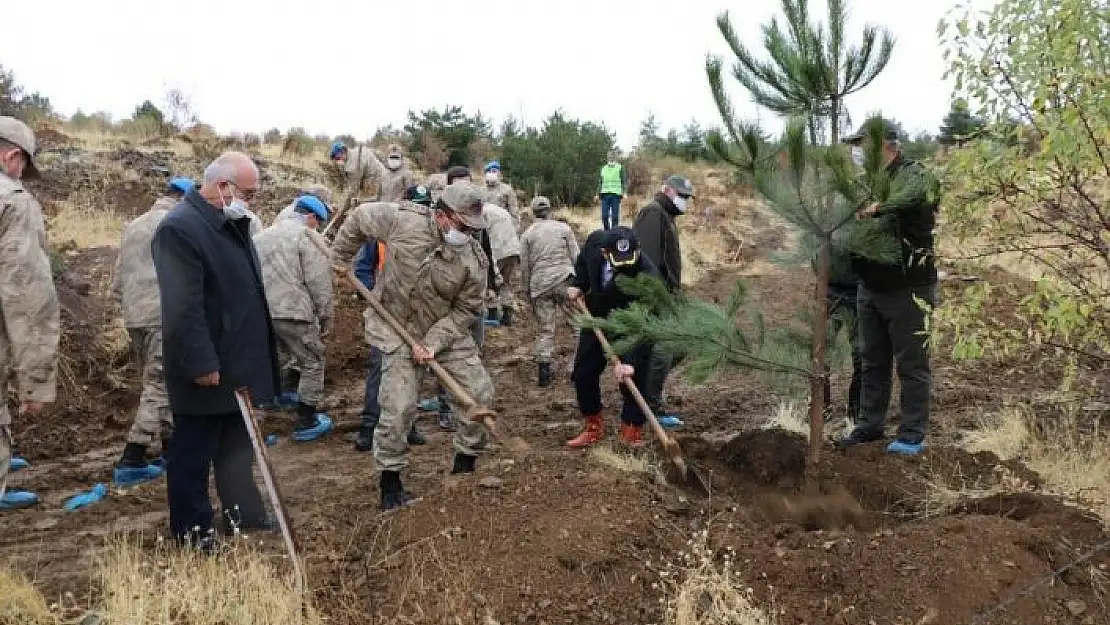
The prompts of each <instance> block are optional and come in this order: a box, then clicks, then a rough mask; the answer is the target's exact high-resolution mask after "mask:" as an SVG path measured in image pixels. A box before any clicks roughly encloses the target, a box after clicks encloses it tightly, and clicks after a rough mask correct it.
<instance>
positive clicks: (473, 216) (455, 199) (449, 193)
mask: <svg viewBox="0 0 1110 625" xmlns="http://www.w3.org/2000/svg"><path fill="white" fill-rule="evenodd" d="M439 201H440V202H441V203H442V204H443V205H444V207H445V208H447V209H449V210H451V211H452V212H453V213H455V214H456V215H458V217H459V219H460V220H461V221H462V222H463V224H465V225H466V226H467V227H468V228H477V229H480V230H484V229H485V228H486V225H487V223H486V217H485V215H483V214H482V205H483V204H485V201H486V194H485V192H483V191H482V189H480V188H478V187H477V186H476V185H474V184H473V183H470V182H465V181H460V182H456V183H454V184H450V185H448V186H447V188H446V189H444V190H443V195H442V196H440V198H439Z"/></svg>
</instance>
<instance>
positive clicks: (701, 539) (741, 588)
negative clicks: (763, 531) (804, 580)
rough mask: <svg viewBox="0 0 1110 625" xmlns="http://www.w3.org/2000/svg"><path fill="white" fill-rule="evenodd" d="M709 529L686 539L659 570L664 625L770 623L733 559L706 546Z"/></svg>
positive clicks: (747, 624) (768, 617) (771, 623)
mask: <svg viewBox="0 0 1110 625" xmlns="http://www.w3.org/2000/svg"><path fill="white" fill-rule="evenodd" d="M708 543H709V531H708V530H701V531H700V532H698V533H697V534H695V535H694V537H693V538H692V539H690V540H689V541H687V549H686V550H684V551H682V552H680V553H679V557H678V560H677V561H676V562H672V563H668V564H666V565H665V566H664V568H663V570H662V571H660V572H659V575H660V579H661V580H662V586H663V591H664V595H665V599H663V601H664V602H665V609H664V617H663V622H664V623H666V624H667V625H773V623H774V622H775V621H774V618H773V616H769V615H768V614H767V612H765V611H764V610H763V609H762V608H760V607H759V606H758V605H756V603H755V600H754V596H753V591H752V589H751V588H748V587H747V586H746V585H744V583H743V579H742V577H741V576H740V574H739V573H738V572H737V571H736V568H735V567H736V562H735V561H734V560H733V558H732V557H731V554H730V553H729V552H728V551H726V554H725V555H724V556H723V558H722V559H721V561H719V562H718V561H717V560H716V559H715V558H714V556H713V550H712V548H710V547H709V544H708Z"/></svg>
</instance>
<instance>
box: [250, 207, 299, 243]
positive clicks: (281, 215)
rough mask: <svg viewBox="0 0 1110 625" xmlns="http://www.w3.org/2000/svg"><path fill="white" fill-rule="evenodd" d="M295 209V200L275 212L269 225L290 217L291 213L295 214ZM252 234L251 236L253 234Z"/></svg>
mask: <svg viewBox="0 0 1110 625" xmlns="http://www.w3.org/2000/svg"><path fill="white" fill-rule="evenodd" d="M296 210H297V209H296V203H295V202H290V203H289V206H286V207H285V208H283V209H281V211H280V212H279V213H278V214H277V217H274V220H273V221H272V222H270V225H271V226H273V225H275V224H277V222H279V221H281V220H283V219H285V218H287V217H292V216H293V215H296V214H297V212H296ZM254 234H257V233H254ZM254 234H252V235H251V236H254Z"/></svg>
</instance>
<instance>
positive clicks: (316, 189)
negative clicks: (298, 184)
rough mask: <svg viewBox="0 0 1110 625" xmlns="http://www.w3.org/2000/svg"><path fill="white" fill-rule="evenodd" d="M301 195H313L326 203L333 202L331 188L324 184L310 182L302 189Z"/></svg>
mask: <svg viewBox="0 0 1110 625" xmlns="http://www.w3.org/2000/svg"><path fill="white" fill-rule="evenodd" d="M301 195H313V196H316V197H317V198H319V199H320V201H321V202H323V203H325V204H331V189H329V188H328V187H327V186H326V185H322V184H310V185H308V186H307V187H305V188H303V189H301Z"/></svg>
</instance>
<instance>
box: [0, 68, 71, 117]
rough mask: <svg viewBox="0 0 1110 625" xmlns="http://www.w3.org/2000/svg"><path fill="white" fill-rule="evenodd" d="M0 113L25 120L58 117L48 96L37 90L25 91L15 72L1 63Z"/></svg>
mask: <svg viewBox="0 0 1110 625" xmlns="http://www.w3.org/2000/svg"><path fill="white" fill-rule="evenodd" d="M0 115H10V116H13V117H18V118H19V119H22V120H23V121H25V122H36V121H42V120H46V119H58V114H57V112H55V111H54V107H53V106H52V105H51V104H50V98H48V97H46V96H44V95H42V94H40V93H39V92H37V91H36V92H35V93H30V94H28V93H26V92H25V90H24V88H23V86H22V85H20V84H19V83H17V82H16V80H15V73H14V72H12V71H11V70H5V69H4V66H3V65H0Z"/></svg>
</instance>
